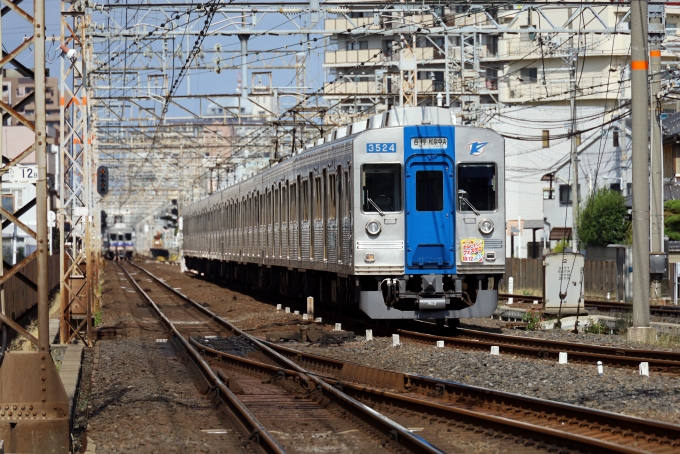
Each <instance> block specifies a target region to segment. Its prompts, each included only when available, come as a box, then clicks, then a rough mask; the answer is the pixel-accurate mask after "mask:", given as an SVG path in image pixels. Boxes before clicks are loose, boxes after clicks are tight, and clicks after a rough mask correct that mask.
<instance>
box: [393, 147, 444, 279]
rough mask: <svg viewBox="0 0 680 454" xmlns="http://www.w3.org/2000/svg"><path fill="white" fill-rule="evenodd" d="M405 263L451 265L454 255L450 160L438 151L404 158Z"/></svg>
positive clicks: (427, 266)
mask: <svg viewBox="0 0 680 454" xmlns="http://www.w3.org/2000/svg"><path fill="white" fill-rule="evenodd" d="M405 173H406V174H405V180H406V184H405V186H406V191H405V192H406V266H407V267H408V268H409V269H412V270H423V271H427V270H432V269H438V268H442V267H443V268H451V267H453V266H454V264H455V256H454V244H453V238H454V235H453V233H454V208H455V207H454V199H453V197H452V194H453V188H454V187H455V186H454V184H453V162H452V161H451V159H450V158H449V157H448V156H445V155H442V154H438V153H437V154H418V155H414V156H412V157H410V158H409V159H408V160H407V161H406V172H405Z"/></svg>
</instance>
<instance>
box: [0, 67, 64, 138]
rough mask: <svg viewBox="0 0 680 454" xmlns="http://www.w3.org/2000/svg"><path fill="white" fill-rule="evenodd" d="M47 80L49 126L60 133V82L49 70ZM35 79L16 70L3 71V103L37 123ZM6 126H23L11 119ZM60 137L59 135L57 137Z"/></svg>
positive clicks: (6, 121) (46, 94)
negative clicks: (34, 98)
mask: <svg viewBox="0 0 680 454" xmlns="http://www.w3.org/2000/svg"><path fill="white" fill-rule="evenodd" d="M45 71H46V73H47V80H46V85H45V104H46V110H47V118H46V120H47V126H48V128H53V129H54V130H55V131H59V82H58V80H57V78H56V77H49V69H45ZM34 87H35V84H34V82H33V79H32V78H30V77H26V76H24V75H23V74H21V73H20V72H19V71H17V70H15V69H3V70H2V101H3V102H5V103H7V104H9V105H10V106H13V107H14V108H15V109H17V111H18V112H19V113H20V114H21V115H23V116H24V117H26V118H27V119H28V120H29V121H35V102H34V100H33V96H32V94H33V90H34ZM4 124H5V125H6V126H16V125H19V124H21V123H20V122H18V121H17V120H16V119H14V118H12V117H10V118H8V119H6V120H5V123H4ZM55 137H58V134H56V135H55Z"/></svg>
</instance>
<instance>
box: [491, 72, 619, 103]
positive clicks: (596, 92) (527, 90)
mask: <svg viewBox="0 0 680 454" xmlns="http://www.w3.org/2000/svg"><path fill="white" fill-rule="evenodd" d="M603 76H604V77H602V75H600V74H598V75H597V76H591V77H588V76H585V75H584V76H583V77H582V78H580V79H579V82H580V83H579V86H580V88H581V91H580V92H579V93H578V99H579V101H587V100H603V99H610V100H611V99H616V97H617V91H616V90H617V89H618V87H619V85H618V80H617V78H616V77H615V76H614V77H612V78H609V79H608V78H607V76H606V74H603ZM607 84H609V93H607V91H606V86H607ZM498 87H499V90H498V94H499V101H500V102H509V103H518V102H529V101H536V100H538V99H545V98H549V99H550V100H551V101H560V100H567V99H569V96H570V93H571V81H570V80H569V76H568V73H567V74H563V75H562V77H561V78H550V77H549V78H548V80H547V83H546V84H545V85H544V84H543V82H542V81H540V80H537V81H527V80H524V81H519V80H517V79H516V78H513V79H511V80H509V81H503V80H502V81H500V83H499V84H498ZM623 97H624V98H628V97H630V85H627V86H626V89H625V93H624V94H623Z"/></svg>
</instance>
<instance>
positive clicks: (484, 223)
mask: <svg viewBox="0 0 680 454" xmlns="http://www.w3.org/2000/svg"><path fill="white" fill-rule="evenodd" d="M479 231H480V232H482V233H483V234H484V235H488V234H489V233H491V232H493V222H491V220H489V219H482V220H481V221H479Z"/></svg>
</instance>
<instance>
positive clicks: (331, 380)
mask: <svg viewBox="0 0 680 454" xmlns="http://www.w3.org/2000/svg"><path fill="white" fill-rule="evenodd" d="M147 273H148V272H147ZM148 275H149V276H153V275H151V274H150V273H148ZM163 285H164V286H165V287H166V289H168V290H169V291H172V292H173V293H175V294H176V295H178V296H179V295H181V293H179V292H177V291H176V290H174V289H171V287H169V286H167V284H163ZM181 296H182V298H183V299H185V301H187V302H191V303H192V304H193V305H197V306H200V304H199V303H197V302H195V301H194V300H192V299H190V298H188V297H186V296H184V295H181ZM208 312H209V311H208ZM213 318H214V319H216V320H222V319H220V318H219V317H216V316H214V314H213ZM224 322H225V323H226V324H227V325H228V326H230V328H229V329H230V330H232V331H233V332H235V333H239V336H245V333H243V332H242V331H240V330H238V328H235V327H233V326H231V325H230V324H228V322H226V321H224ZM251 339H252V338H251ZM252 342H253V343H254V345H258V346H259V347H260V348H261V349H262V351H263V352H265V351H269V352H272V353H270V355H271V356H272V357H274V358H285V359H286V360H287V361H288V362H287V363H284V365H283V367H281V366H275V365H272V364H265V363H262V362H259V361H255V360H250V362H248V363H243V362H242V361H241V360H242V358H240V357H239V356H238V355H234V354H233V353H228V352H225V351H224V350H225V348H224V345H221V344H223V343H224V340H223V339H214V338H202V339H192V340H191V343H192V345H193V347H194V348H196V349H198V350H199V351H201V352H202V353H203V354H204V355H205V356H206V357H212V358H213V364H226V363H229V364H232V365H233V366H234V367H241V368H246V369H248V368H250V369H253V370H255V369H256V370H257V371H258V373H261V374H266V373H267V372H268V373H269V374H270V376H271V377H279V380H293V381H299V382H300V383H309V381H310V380H312V381H313V380H315V379H316V380H320V381H321V382H323V383H325V384H326V385H327V386H331V387H332V388H333V389H338V388H340V389H342V390H343V391H344V393H346V394H348V395H349V396H351V397H352V398H354V399H356V400H358V401H361V402H365V403H366V404H367V405H370V406H371V407H372V408H374V409H375V410H378V411H383V410H384V411H386V412H390V411H391V414H390V417H391V418H392V417H394V418H395V419H397V422H402V421H403V422H404V423H405V424H410V423H411V421H413V418H414V417H417V418H419V419H420V420H421V423H420V424H421V425H422V424H423V422H422V419H423V415H428V417H427V419H428V420H430V422H431V421H433V420H434V421H435V423H436V424H438V425H441V426H443V427H445V428H446V430H447V432H446V433H447V437H448V438H449V439H450V438H451V435H452V434H451V433H450V431H452V430H454V431H455V430H456V429H463V430H466V431H477V432H479V433H481V434H484V435H485V436H486V437H490V438H494V437H496V438H501V439H508V440H512V441H513V442H514V443H518V442H519V443H520V444H522V445H523V448H524V449H529V450H535V449H547V450H549V451H564V450H576V451H582V452H645V451H649V452H661V451H675V450H679V449H680V426H676V425H673V424H666V423H661V422H657V421H648V420H644V419H640V418H633V417H628V416H623V415H619V414H615V413H609V412H604V411H599V410H592V409H587V408H583V407H578V406H574V405H569V404H562V403H557V402H552V401H547V400H542V399H536V398H530V397H526V396H521V395H516V394H511V393H504V392H497V391H493V390H489V389H484V388H479V387H473V386H466V385H462V384H460V383H453V382H447V381H441V380H436V379H431V378H426V377H419V376H413V375H408V374H402V373H396V372H391V371H386V370H381V369H376V368H371V367H367V366H362V365H358V364H353V363H348V362H343V361H338V360H333V359H328V358H324V357H321V356H316V355H310V354H305V353H302V352H299V351H296V350H291V349H287V348H285V347H281V346H279V345H274V344H270V343H266V342H264V341H261V340H257V339H252ZM227 350H228V348H227ZM237 364H240V365H237ZM301 366H302V367H304V369H302V367H301ZM310 371H311V372H310ZM395 408H397V409H399V411H397V412H396V413H395V410H394V409H395ZM393 415H396V417H395V416H393ZM400 419H401V421H400ZM430 425H432V424H430ZM419 429H420V430H422V433H424V434H425V433H426V434H427V435H428V437H427V438H428V439H429V440H430V441H434V440H432V438H431V437H435V438H438V439H440V438H441V437H437V431H436V430H432V429H431V428H430V429H429V430H428V429H427V428H419ZM440 432H441V431H440ZM397 438H398V437H397ZM515 448H516V445H515ZM513 451H515V452H516V451H517V449H513Z"/></svg>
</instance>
